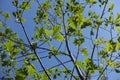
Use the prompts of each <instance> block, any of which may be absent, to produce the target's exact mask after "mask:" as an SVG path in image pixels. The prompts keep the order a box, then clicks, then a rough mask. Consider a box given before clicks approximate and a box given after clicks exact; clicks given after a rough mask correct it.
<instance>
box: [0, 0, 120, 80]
mask: <svg viewBox="0 0 120 80" xmlns="http://www.w3.org/2000/svg"><path fill="white" fill-rule="evenodd" d="M11 1H12V0H11ZM11 1H7V0H1V1H0V9H1V10H2V11H3V12H9V13H10V14H11V15H12V11H15V7H13V6H11V5H12V3H11ZM111 2H114V3H115V8H114V10H113V12H114V15H115V14H116V13H120V8H119V4H120V0H110V3H111ZM108 6H109V5H108ZM37 7H38V5H36V3H32V7H31V10H29V11H26V12H25V14H24V17H25V18H27V22H26V23H24V25H25V28H26V30H27V33H28V36H29V38H31V37H32V34H33V33H34V29H35V23H34V21H33V18H34V16H35V13H36V12H35V11H36V9H37ZM88 10H89V8H88ZM92 10H94V11H96V12H97V13H101V11H102V8H101V9H99V8H97V7H93V8H92ZM85 14H86V13H85ZM105 16H107V15H105ZM0 19H1V20H3V18H2V17H1V16H0ZM6 23H7V24H8V25H9V26H10V27H11V29H12V30H13V31H14V32H16V33H18V35H19V37H20V38H22V39H24V41H25V42H26V43H27V41H26V38H25V35H24V33H23V30H22V28H21V27H20V25H19V24H17V23H15V18H14V17H13V16H11V19H10V20H9V21H7V22H6ZM88 31H89V28H88V29H86V30H84V35H85V36H86V37H87V36H89V35H88V34H89V33H88ZM99 34H100V35H99V37H104V36H105V38H106V39H109V37H110V35H109V33H107V32H106V31H104V30H102V29H101V30H100V33H99ZM115 34H116V32H115V31H114V34H113V35H115ZM106 36H107V37H106ZM71 40H72V39H71ZM52 43H53V44H54V45H55V46H56V47H58V42H55V41H53V42H52ZM59 44H60V43H59ZM88 44H91V43H90V41H89V40H88V41H87V42H86V43H85V44H83V46H85V47H88V48H91V45H92V44H91V45H88ZM70 45H71V47H70V48H71V50H72V52H76V49H75V48H76V47H75V46H74V45H73V44H72V43H70ZM44 55H47V53H41V55H40V56H44ZM81 56H82V57H80V58H81V59H84V56H83V55H81ZM59 58H60V59H61V58H62V57H61V56H60V57H59ZM68 59H69V58H67V57H66V58H63V59H62V60H63V61H65V60H68ZM52 60H54V58H53V59H52ZM52 60H48V59H43V60H42V61H43V63H44V64H45V67H48V66H49V67H50V66H51V67H52V66H53V65H55V64H57V63H58V62H57V61H55V62H54V64H53V61H52ZM35 65H36V66H39V65H38V64H37V63H36V64H35ZM68 65H69V66H70V67H71V64H70V63H68V64H67V66H68ZM39 67H40V66H39ZM38 69H40V68H38ZM108 75H109V77H110V78H109V80H113V79H114V80H117V79H119V78H120V77H119V76H120V74H115V73H114V72H113V73H110V74H108Z"/></svg>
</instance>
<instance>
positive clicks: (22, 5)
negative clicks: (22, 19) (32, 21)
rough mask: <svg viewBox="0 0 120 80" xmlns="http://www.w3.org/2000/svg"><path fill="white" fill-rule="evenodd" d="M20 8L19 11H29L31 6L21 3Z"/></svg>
mask: <svg viewBox="0 0 120 80" xmlns="http://www.w3.org/2000/svg"><path fill="white" fill-rule="evenodd" d="M20 8H21V9H25V10H29V9H30V8H31V5H30V4H29V3H28V2H23V3H22V4H21V5H20Z"/></svg>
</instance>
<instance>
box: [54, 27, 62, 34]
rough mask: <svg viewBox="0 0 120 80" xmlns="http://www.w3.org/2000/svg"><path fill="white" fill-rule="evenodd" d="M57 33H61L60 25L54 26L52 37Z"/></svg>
mask: <svg viewBox="0 0 120 80" xmlns="http://www.w3.org/2000/svg"><path fill="white" fill-rule="evenodd" d="M59 32H61V28H60V25H56V26H54V27H52V35H55V34H56V33H59Z"/></svg>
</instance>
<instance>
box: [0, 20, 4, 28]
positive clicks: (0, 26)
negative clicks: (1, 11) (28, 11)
mask: <svg viewBox="0 0 120 80" xmlns="http://www.w3.org/2000/svg"><path fill="white" fill-rule="evenodd" d="M2 25H3V23H2V22H1V21H0V30H1V29H2Z"/></svg>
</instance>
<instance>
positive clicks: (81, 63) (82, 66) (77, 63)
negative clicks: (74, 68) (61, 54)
mask: <svg viewBox="0 0 120 80" xmlns="http://www.w3.org/2000/svg"><path fill="white" fill-rule="evenodd" d="M75 65H78V67H80V68H81V69H84V63H83V62H81V61H76V62H75Z"/></svg>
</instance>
